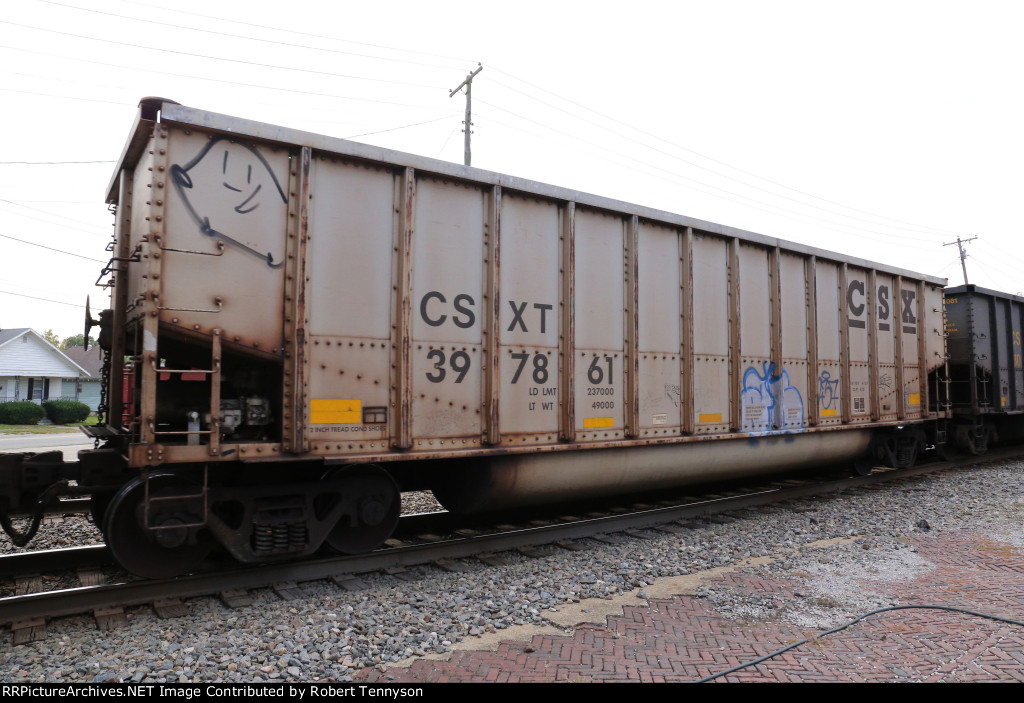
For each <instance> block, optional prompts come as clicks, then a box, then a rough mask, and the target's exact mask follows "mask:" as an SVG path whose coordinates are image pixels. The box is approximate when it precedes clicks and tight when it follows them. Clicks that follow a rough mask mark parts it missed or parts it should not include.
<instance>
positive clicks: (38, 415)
mask: <svg viewBox="0 0 1024 703" xmlns="http://www.w3.org/2000/svg"><path fill="white" fill-rule="evenodd" d="M44 417H46V411H45V410H43V409H42V408H41V407H40V406H38V405H36V404H35V403H33V402H32V401H30V400H12V401H10V402H8V403H0V424H4V425H35V424H36V423H38V422H39V421H40V420H42V419H43V418H44Z"/></svg>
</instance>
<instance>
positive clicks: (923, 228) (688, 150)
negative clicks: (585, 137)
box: [489, 64, 963, 234]
mask: <svg viewBox="0 0 1024 703" xmlns="http://www.w3.org/2000/svg"><path fill="white" fill-rule="evenodd" d="M489 67H490V68H492V69H493V70H495V71H496V72H498V73H501V74H504V75H506V76H508V77H509V78H512V79H514V80H517V81H520V82H521V83H524V84H526V85H528V86H530V87H531V88H534V89H535V90H539V91H541V92H544V93H547V94H549V95H552V96H555V97H557V98H559V99H561V100H564V101H566V102H568V103H570V104H572V105H575V106H577V107H579V108H581V109H583V110H586V111H588V112H592V113H594V114H595V115H598V116H600V117H602V118H604V119H606V120H609V121H611V122H614V123H616V124H619V125H622V126H623V127H626V128H628V129H631V130H634V131H636V132H639V133H640V134H643V135H645V136H648V137H651V138H652V139H655V140H657V141H660V142H663V143H665V144H668V145H669V146H672V147H674V148H676V149H680V150H682V151H686V152H688V153H690V154H693V155H695V156H699V157H700V158H702V159H706V160H708V161H711V162H713V163H717V164H719V165H721V166H725V167H726V168H730V169H732V170H734V171H737V172H739V173H742V174H744V175H747V176H751V177H753V178H757V179H758V180H762V181H765V182H767V183H771V184H773V185H776V186H778V187H780V188H784V189H786V190H790V191H793V192H795V193H799V194H800V195H803V196H806V197H809V198H813V199H815V200H820V201H822V202H826V203H829V204H832V205H836V206H838V207H842V208H845V209H847V210H853V211H855V212H860V213H862V214H867V215H871V216H872V217H875V218H877V219H884V220H890V221H893V222H898V223H900V224H905V225H910V226H911V228H913V229H914V230H924V231H932V232H938V233H944V234H963V232H956V231H953V230H946V229H941V228H936V227H929V226H925V225H920V224H917V223H913V222H907V221H906V220H900V219H897V218H892V217H888V216H885V215H878V214H876V213H872V212H870V211H867V210H862V209H860V208H856V207H853V206H850V205H846V204H844V203H840V202H837V201H834V200H829V199H828V198H823V197H821V196H818V195H814V194H813V193H808V192H806V191H803V190H800V189H798V188H793V187H792V186H788V185H785V184H784V183H780V182H778V181H775V180H772V179H770V178H766V177H765V176H761V175H758V174H756V173H753V172H751V171H746V170H744V169H741V168H739V167H737V166H733V165H732V164H729V163H726V162H724V161H721V160H719V159H716V158H714V157H711V156H707V155H706V154H702V153H700V152H698V151H695V150H693V149H690V148H689V147H685V146H682V145H680V144H676V143H675V142H672V141H670V140H668V139H665V138H664V137H661V136H658V135H656V134H653V133H651V132H648V131H646V130H643V129H640V128H639V127H635V126H633V125H630V124H628V123H626V122H624V121H622V120H619V119H617V118H614V117H611V116H609V115H605V114H604V113H601V112H598V111H597V110H594V109H593V108H590V107H587V106H586V105H583V104H582V103H578V102H576V101H574V100H571V99H569V98H566V97H565V96H563V95H559V94H558V93H554V92H552V91H550V90H547V89H546V88H542V87H540V86H537V85H534V84H533V83H530V82H529V81H526V80H524V79H522V78H519V77H518V76H515V75H513V74H511V73H509V72H507V71H504V70H502V69H501V68H498V67H495V66H493V65H492V64H489ZM506 87H507V88H508V89H509V90H513V91H515V92H518V93H520V94H522V95H524V96H526V97H532V96H530V95H529V94H528V93H524V92H523V91H519V90H517V89H515V88H512V87H511V86H506ZM532 99H534V100H537V101H538V102H542V103H544V104H546V105H549V106H550V107H552V108H554V109H556V110H560V111H562V112H565V113H566V114H568V115H571V116H574V117H576V118H577V119H581V120H582V119H584V118H581V117H579V116H576V115H573V113H571V112H568V111H567V110H564V109H562V108H559V107H557V106H555V105H550V103H546V102H544V101H541V100H539V98H532ZM584 121H587V122H591V121H589V120H584ZM591 123H592V124H595V126H600V125H597V124H596V123H593V122H591ZM602 128H603V129H606V130H607V129H608V128H607V127H602ZM608 131H611V130H608ZM620 136H623V138H626V139H630V141H634V142H636V143H638V144H641V145H643V146H647V148H651V149H653V147H650V146H649V145H645V144H643V142H639V141H638V140H634V139H631V138H629V137H625V136H624V135H620ZM662 153H663V152H662ZM669 156H671V155H669ZM674 158H679V157H674ZM680 160H682V161H685V160H683V159H680ZM685 162H686V163H691V162H689V161H685ZM691 165H694V166H697V167H698V168H703V169H705V170H711V169H707V168H706V167H703V166H699V165H697V164H691ZM711 172H713V173H716V174H717V175H720V176H722V177H724V178H730V179H731V180H738V179H735V178H732V177H730V176H727V175H725V174H721V173H718V172H716V171H711ZM739 182H741V183H744V182H743V181H739ZM747 185H749V184H747ZM751 187H755V186H751ZM769 192H770V191H769ZM780 197H784V196H780Z"/></svg>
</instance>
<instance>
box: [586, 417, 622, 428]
mask: <svg viewBox="0 0 1024 703" xmlns="http://www.w3.org/2000/svg"><path fill="white" fill-rule="evenodd" d="M583 427H584V428H585V429H588V430H589V429H595V428H598V427H615V418H614V417H585V418H583Z"/></svg>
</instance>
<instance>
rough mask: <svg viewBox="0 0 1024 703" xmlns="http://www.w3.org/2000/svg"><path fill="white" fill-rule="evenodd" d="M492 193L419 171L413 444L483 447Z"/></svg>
mask: <svg viewBox="0 0 1024 703" xmlns="http://www.w3.org/2000/svg"><path fill="white" fill-rule="evenodd" d="M486 200H487V193H486V191H484V190H483V189H481V188H479V187H476V186H472V185H465V184H460V183H456V182H452V181H446V180H441V179H434V178H424V177H422V176H421V177H420V178H419V179H418V182H417V186H416V236H415V237H413V242H412V248H413V254H412V260H413V271H412V347H411V356H412V362H411V366H412V434H413V447H414V448H417V449H428V448H436V447H438V446H441V447H452V448H466V447H469V446H479V444H480V435H481V427H482V420H481V407H480V397H481V390H480V389H481V381H482V379H483V374H482V372H481V363H482V361H483V358H484V353H483V330H482V327H483V325H482V322H481V309H482V308H481V304H482V302H483V293H484V280H483V260H484V241H483V240H484V238H483V229H484V224H485V219H486V215H485V213H486Z"/></svg>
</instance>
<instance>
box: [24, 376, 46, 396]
mask: <svg viewBox="0 0 1024 703" xmlns="http://www.w3.org/2000/svg"><path fill="white" fill-rule="evenodd" d="M49 385H50V379H45V381H44V379H41V378H30V379H28V398H29V400H45V399H46V396H47V393H46V391H47V387H48V386H49Z"/></svg>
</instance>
